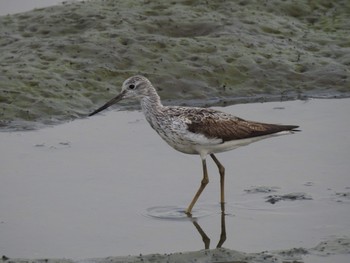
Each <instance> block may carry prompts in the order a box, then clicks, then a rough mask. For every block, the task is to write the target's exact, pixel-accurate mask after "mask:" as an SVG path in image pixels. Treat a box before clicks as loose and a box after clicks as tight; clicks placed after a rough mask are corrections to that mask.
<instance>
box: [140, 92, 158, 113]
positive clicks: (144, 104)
mask: <svg viewBox="0 0 350 263" xmlns="http://www.w3.org/2000/svg"><path fill="white" fill-rule="evenodd" d="M141 108H142V111H143V113H144V114H145V115H146V117H147V116H151V115H158V114H160V113H161V111H162V108H163V105H162V102H161V101H160V97H159V96H158V94H157V92H156V91H155V90H154V92H151V93H150V94H149V95H147V96H144V97H143V98H142V99H141Z"/></svg>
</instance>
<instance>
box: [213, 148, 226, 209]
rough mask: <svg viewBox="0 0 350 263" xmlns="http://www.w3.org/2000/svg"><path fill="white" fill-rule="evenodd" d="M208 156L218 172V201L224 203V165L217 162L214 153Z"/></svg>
mask: <svg viewBox="0 0 350 263" xmlns="http://www.w3.org/2000/svg"><path fill="white" fill-rule="evenodd" d="M210 157H211V158H212V159H213V160H214V162H215V163H216V165H217V167H218V168H219V173H220V202H221V204H224V203H225V167H224V166H223V165H222V164H221V163H220V162H219V160H218V159H217V158H216V157H215V155H214V154H210Z"/></svg>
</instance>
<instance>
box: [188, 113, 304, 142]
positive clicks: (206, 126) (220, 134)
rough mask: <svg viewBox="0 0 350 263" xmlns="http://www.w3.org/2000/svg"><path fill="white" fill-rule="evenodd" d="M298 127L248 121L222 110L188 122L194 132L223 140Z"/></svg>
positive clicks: (189, 127)
mask: <svg viewBox="0 0 350 263" xmlns="http://www.w3.org/2000/svg"><path fill="white" fill-rule="evenodd" d="M296 128H298V126H294V125H278V124H267V123H259V122H252V121H246V120H243V119H240V118H237V117H234V116H230V115H228V114H225V113H221V112H210V113H209V114H206V116H205V117H204V118H201V119H200V120H198V119H192V120H191V123H190V124H188V130H189V131H191V132H193V133H200V134H203V135H205V136H206V137H208V138H220V139H222V140H223V141H231V140H239V139H245V138H251V137H257V136H263V135H268V134H273V133H277V132H281V131H287V130H294V129H296Z"/></svg>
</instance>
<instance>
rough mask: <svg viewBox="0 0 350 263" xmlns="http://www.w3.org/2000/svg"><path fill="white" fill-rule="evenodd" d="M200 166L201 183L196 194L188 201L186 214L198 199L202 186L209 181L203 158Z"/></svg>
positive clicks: (189, 212)
mask: <svg viewBox="0 0 350 263" xmlns="http://www.w3.org/2000/svg"><path fill="white" fill-rule="evenodd" d="M202 166H203V179H202V181H201V185H200V187H199V189H198V191H197V193H196V195H195V196H194V198H193V200H192V202H191V203H190V205H189V206H188V208H187V209H186V214H191V211H192V208H193V206H194V204H195V203H196V202H197V200H198V198H199V196H200V195H201V193H202V192H203V190H204V188H205V187H206V185H207V184H208V183H209V177H208V171H207V164H206V161H205V159H203V160H202Z"/></svg>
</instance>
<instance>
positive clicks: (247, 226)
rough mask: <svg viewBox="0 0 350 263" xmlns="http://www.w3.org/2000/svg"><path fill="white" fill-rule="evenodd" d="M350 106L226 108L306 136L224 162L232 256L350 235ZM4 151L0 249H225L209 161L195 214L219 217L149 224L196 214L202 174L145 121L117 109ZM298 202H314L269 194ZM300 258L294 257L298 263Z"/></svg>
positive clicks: (17, 141) (15, 135)
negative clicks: (191, 206) (189, 211)
mask: <svg viewBox="0 0 350 263" xmlns="http://www.w3.org/2000/svg"><path fill="white" fill-rule="evenodd" d="M349 105H350V103H349V99H342V100H310V101H291V102H283V103H280V102H272V103H260V104H246V105H243V104H242V105H235V106H232V107H225V108H221V109H222V110H224V111H226V112H230V113H234V114H236V115H238V116H240V117H243V118H246V119H253V120H257V121H267V122H282V123H288V124H299V125H300V126H301V129H302V132H299V133H296V134H292V135H286V136H280V137H276V138H271V139H267V140H263V141H260V142H257V143H254V144H251V145H249V146H247V147H242V148H239V149H237V150H235V151H231V152H227V153H223V154H219V155H218V156H217V157H218V158H219V159H220V161H221V163H223V164H224V166H225V168H226V201H227V203H226V206H225V214H226V216H224V220H225V229H226V236H227V238H226V241H225V242H224V243H223V245H222V246H223V247H224V248H228V249H231V250H236V251H242V252H241V253H243V252H249V253H253V252H254V253H256V252H261V251H266V250H267V251H272V250H279V249H283V250H286V249H287V250H289V249H292V248H300V247H301V248H304V250H305V249H309V248H313V247H315V246H316V245H317V244H319V243H320V242H321V241H324V240H329V239H332V238H341V237H346V236H348V237H349V236H350V232H349V229H350V225H349V222H350V214H349V211H350V210H349V209H348V208H349V207H348V206H349V204H350V202H349V197H348V196H349V195H348V193H349V187H350V185H349V180H348V172H349V170H350V167H349V162H348V156H349V149H350V145H349V140H348V139H347V138H348V134H349V132H350V126H349V122H344V118H346V116H347V112H349V110H350V109H349ZM0 144H1V146H2V147H1V148H0V151H2V152H1V153H0V154H1V156H2V158H1V159H0V166H1V176H0V211H2V212H1V215H0V222H1V223H0V248H1V253H2V254H4V255H6V256H8V257H10V258H16V257H17V258H18V257H24V258H46V257H47V258H62V257H64V258H73V259H82V258H96V257H106V256H108V255H115V256H122V255H125V256H126V255H129V254H130V255H139V254H140V253H141V254H142V255H146V254H149V253H160V254H164V253H175V252H181V253H184V252H186V251H197V252H198V251H200V250H201V249H203V248H205V247H206V246H207V245H208V242H206V243H205V242H203V237H205V236H206V237H207V238H209V239H210V242H209V247H210V248H215V247H216V245H217V244H218V243H219V240H221V238H220V237H221V233H222V213H221V207H220V205H219V203H218V201H219V176H218V173H217V167H216V166H215V164H213V163H212V162H210V161H209V160H208V172H209V178H210V183H209V185H208V186H207V188H206V189H205V191H204V192H203V194H202V196H201V197H200V199H199V201H198V203H197V204H196V206H195V209H196V210H195V211H199V212H201V213H202V212H205V213H207V212H209V214H205V216H198V218H197V219H195V220H189V219H176V217H178V215H179V214H176V213H175V215H174V214H170V217H175V219H174V218H171V219H159V218H157V219H156V218H153V217H152V216H150V215H154V213H153V212H154V211H155V210H156V214H155V215H156V216H158V217H161V218H163V217H169V211H170V212H171V211H179V210H180V211H181V210H183V209H184V208H185V207H187V205H188V203H189V202H190V200H191V199H192V197H193V195H194V193H195V191H196V190H197V188H198V185H199V184H200V180H201V176H202V171H201V162H200V158H199V157H198V156H190V155H185V154H181V153H178V152H176V151H174V150H173V149H171V148H170V147H169V146H168V145H166V143H164V142H162V141H161V139H160V138H159V137H158V135H157V134H156V133H155V132H154V131H153V130H152V129H151V128H150V127H149V125H148V123H147V122H146V121H145V120H144V117H143V116H142V114H141V113H140V112H115V111H109V112H106V113H104V114H100V115H98V116H94V117H91V118H87V119H83V120H76V121H73V122H70V123H66V124H64V125H58V126H54V127H48V128H45V129H40V130H38V131H29V132H11V133H0ZM252 189H255V190H252ZM269 189H270V190H271V191H269ZM249 190H250V191H249ZM272 190H273V191H275V192H272ZM291 193H305V194H307V195H308V196H311V197H312V200H281V201H279V202H277V203H275V204H271V203H268V202H266V197H267V196H269V195H272V194H278V195H286V194H291ZM162 207H163V208H164V207H166V208H169V207H170V208H172V209H170V210H167V209H166V211H165V212H166V213H165V216H164V214H162V215H160V216H159V211H158V212H157V209H155V208H162ZM173 208H175V209H173ZM197 209H198V210H197ZM180 215H181V216H182V215H183V214H182V213H180ZM203 233H204V234H205V235H203ZM204 240H207V239H204ZM345 247H346V245H345ZM340 248H341V247H339V249H340ZM348 248H349V246H348ZM297 251H299V250H297ZM297 251H294V252H290V253H294V254H293V255H294V256H295V257H294V259H295V260H296V255H297V253H296V252H297ZM327 251H328V250H327ZM337 251H338V252H333V253H335V254H339V253H340V252H339V251H340V250H337ZM343 251H346V250H343ZM197 252H196V253H197ZM198 253H202V252H198ZM203 253H204V252H203ZM208 253H209V252H208ZM213 253H216V252H213ZM227 253H229V252H228V251H225V252H223V255H224V254H227ZM341 253H345V252H341ZM346 253H347V252H346ZM196 255H198V254H196ZM203 256H204V254H203ZM150 258H151V257H150ZM309 259H310V260H312V259H313V257H311V256H310V257H309ZM316 259H317V257H316ZM163 260H164V261H163V262H166V258H164V259H163ZM118 262H123V261H122V260H121V261H118ZM281 262H282V261H281ZM309 262H317V260H314V261H309ZM339 262H341V261H339Z"/></svg>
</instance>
